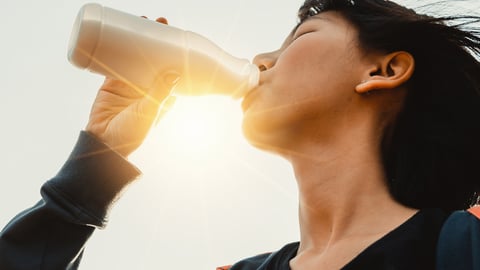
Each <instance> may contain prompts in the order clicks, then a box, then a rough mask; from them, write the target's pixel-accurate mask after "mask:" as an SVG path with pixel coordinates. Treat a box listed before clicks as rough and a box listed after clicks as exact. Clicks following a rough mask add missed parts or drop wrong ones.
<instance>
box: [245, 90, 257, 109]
mask: <svg viewBox="0 0 480 270" xmlns="http://www.w3.org/2000/svg"><path fill="white" fill-rule="evenodd" d="M257 94H258V86H257V87H255V88H254V89H252V90H251V91H249V92H248V93H247V94H246V95H245V97H243V100H242V109H243V111H246V110H247V109H248V108H249V107H250V105H251V104H252V102H253V101H254V99H255V97H256V96H257Z"/></svg>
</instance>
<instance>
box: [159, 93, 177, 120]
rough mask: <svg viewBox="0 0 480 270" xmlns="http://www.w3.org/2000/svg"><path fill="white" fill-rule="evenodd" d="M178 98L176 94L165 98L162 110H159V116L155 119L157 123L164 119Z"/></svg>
mask: <svg viewBox="0 0 480 270" xmlns="http://www.w3.org/2000/svg"><path fill="white" fill-rule="evenodd" d="M176 100H177V98H176V97H175V96H169V97H167V98H166V99H165V101H164V102H163V103H162V106H161V107H160V110H158V113H157V118H156V119H155V125H158V123H159V122H160V119H162V118H163V117H164V116H165V114H167V113H168V112H169V111H170V110H171V109H172V108H173V105H175V101H176Z"/></svg>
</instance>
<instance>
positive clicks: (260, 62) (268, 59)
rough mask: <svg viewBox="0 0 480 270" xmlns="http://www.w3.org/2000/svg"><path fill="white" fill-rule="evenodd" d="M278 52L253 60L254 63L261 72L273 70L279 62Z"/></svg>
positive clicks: (264, 54)
mask: <svg viewBox="0 0 480 270" xmlns="http://www.w3.org/2000/svg"><path fill="white" fill-rule="evenodd" d="M277 57H278V51H274V52H268V53H262V54H259V55H257V56H255V57H254V58H253V63H254V64H255V65H257V66H258V68H259V69H260V71H265V70H268V69H271V68H272V67H273V66H274V65H275V63H276V62H277Z"/></svg>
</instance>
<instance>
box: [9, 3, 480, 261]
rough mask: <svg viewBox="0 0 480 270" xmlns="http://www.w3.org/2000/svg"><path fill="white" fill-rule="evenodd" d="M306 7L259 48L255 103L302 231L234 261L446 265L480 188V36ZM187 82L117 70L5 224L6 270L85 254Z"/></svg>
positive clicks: (250, 118)
mask: <svg viewBox="0 0 480 270" xmlns="http://www.w3.org/2000/svg"><path fill="white" fill-rule="evenodd" d="M299 17H300V23H299V24H298V26H297V27H296V28H295V29H294V30H293V31H292V32H291V33H290V35H289V36H288V37H287V38H286V40H285V42H284V43H283V45H282V47H281V48H280V49H279V50H277V51H274V52H271V53H266V54H261V55H258V56H257V57H256V58H255V60H254V62H255V63H256V64H257V65H258V66H259V67H260V69H261V70H262V74H261V80H260V85H259V86H258V87H257V88H256V89H254V90H253V91H252V92H250V93H249V94H248V95H247V96H246V97H245V98H244V101H243V103H242V107H243V109H244V112H245V116H244V123H243V126H244V131H245V135H246V137H247V139H248V140H249V141H250V142H251V143H252V144H253V145H255V146H256V147H258V148H260V149H263V150H266V151H271V152H274V153H276V154H279V155H281V156H283V157H285V158H286V159H288V160H289V161H290V162H291V164H292V166H293V168H294V171H295V176H296V180H297V183H298V188H299V199H300V202H299V215H300V230H301V231H300V235H301V239H300V241H299V242H298V243H291V244H288V245H286V246H284V247H283V248H281V249H280V250H278V251H277V252H274V253H271V254H264V255H259V256H255V257H252V258H249V259H245V260H242V261H240V262H238V263H236V264H235V265H233V266H232V267H231V269H232V270H251V269H340V268H342V269H434V268H435V254H436V246H437V240H438V236H439V233H440V229H441V228H442V225H443V223H444V221H445V220H446V219H447V217H448V215H449V214H450V212H452V211H454V210H461V209H465V208H467V207H468V206H469V205H471V204H472V203H473V202H475V200H476V193H475V191H477V190H478V185H477V183H475V182H478V178H479V174H478V173H477V172H476V170H474V168H475V165H476V163H477V161H478V157H477V156H475V155H474V154H472V153H477V151H478V150H480V143H479V141H478V140H477V139H476V138H477V137H480V126H479V125H477V122H478V119H479V118H480V97H479V89H480V64H479V62H478V60H477V59H475V57H473V56H472V54H471V53H470V51H467V50H466V49H470V50H472V51H473V53H477V54H478V53H480V38H479V37H478V36H475V35H474V34H469V33H468V32H463V31H461V30H458V29H457V28H456V27H449V26H446V25H445V24H443V23H442V22H443V21H452V22H455V20H453V19H448V18H447V19H434V18H431V17H427V16H423V15H417V14H416V13H415V12H413V11H411V10H408V9H406V8H404V7H401V6H399V5H397V4H395V3H393V2H389V1H383V0H356V1H352V0H330V1H328V0H324V1H322V0H318V1H311V0H307V1H306V2H305V3H304V5H303V6H302V7H301V8H300V12H299ZM465 19H469V18H464V20H459V24H460V25H463V26H465V24H464V23H465ZM159 22H164V23H165V21H164V20H159ZM174 83H175V80H172V81H164V80H163V79H162V78H160V79H159V80H158V82H157V83H156V86H155V87H153V88H152V90H151V91H150V92H149V95H148V96H146V97H145V96H144V95H142V94H140V93H138V92H136V91H134V90H133V89H131V88H129V87H128V86H126V85H125V84H124V83H122V82H120V81H114V80H106V82H105V84H104V85H103V86H102V87H101V89H100V91H99V93H98V96H97V100H96V102H95V104H94V106H93V109H92V112H91V117H90V121H89V123H88V125H87V127H86V130H85V132H82V134H81V136H80V138H79V142H78V144H77V146H76V148H75V149H74V151H73V153H72V155H71V157H70V159H69V160H68V161H67V163H66V164H65V166H64V167H63V168H62V170H61V171H60V173H59V174H58V175H57V176H56V177H54V178H53V179H52V180H50V181H49V182H47V183H46V184H45V185H44V186H43V187H42V194H43V200H42V201H41V202H39V204H37V205H36V206H34V207H33V208H31V209H28V210H26V211H25V212H24V213H21V214H20V215H19V216H17V217H16V218H15V219H14V220H13V221H12V222H11V223H10V224H9V225H7V227H6V228H5V229H4V231H3V232H2V235H1V240H0V254H1V255H0V265H2V267H3V268H2V269H39V268H41V267H42V266H43V267H44V268H45V269H63V268H69V269H76V268H77V267H78V263H79V261H80V258H81V254H82V250H83V247H84V243H85V241H86V240H87V239H88V237H89V236H90V235H91V233H92V232H93V230H94V228H95V227H103V226H105V224H106V216H107V212H108V209H109V207H110V206H111V204H112V202H113V201H115V200H116V198H117V197H118V196H119V194H120V192H121V190H122V189H123V188H124V187H125V186H126V185H127V184H128V183H129V182H131V181H133V179H134V178H135V177H136V176H137V175H138V172H137V171H136V170H135V168H134V167H132V166H131V165H129V164H128V163H126V162H125V160H124V159H123V157H128V155H129V154H130V153H131V152H132V151H134V150H135V149H136V148H137V147H138V146H139V145H140V144H141V142H142V140H143V138H144V137H145V135H146V134H147V132H148V129H149V128H150V125H151V123H152V121H153V120H154V119H155V116H156V114H157V111H158V109H159V106H160V103H162V102H163V101H164V99H165V98H166V97H167V96H168V94H169V91H170V89H171V87H172V86H173V85H174ZM112 149H113V150H115V151H112ZM92 153H93V154H92ZM104 168H114V169H112V170H105V169H104ZM112 179H115V181H112ZM87 188H88V189H89V190H92V189H93V190H96V191H97V192H87V191H86V189H87ZM25 258H28V259H25Z"/></svg>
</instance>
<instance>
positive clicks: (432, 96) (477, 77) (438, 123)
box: [299, 0, 480, 211]
mask: <svg viewBox="0 0 480 270" xmlns="http://www.w3.org/2000/svg"><path fill="white" fill-rule="evenodd" d="M324 11H338V12H339V13H340V14H341V15H342V16H343V17H344V18H346V19H347V20H348V21H349V22H350V23H352V25H354V26H355V27H356V28H357V30H358V40H359V42H360V46H361V47H362V49H364V50H366V51H369V50H373V51H380V52H386V53H389V52H394V51H407V52H409V53H410V54H412V56H413V57H414V59H415V72H414V74H413V75H412V78H411V79H410V80H409V82H408V85H407V87H408V93H407V96H406V99H405V103H404V108H403V110H402V111H401V112H400V114H399V115H398V117H397V119H396V121H395V122H394V123H392V126H391V127H389V128H388V130H389V131H391V132H390V133H389V134H388V136H387V135H384V137H383V139H382V158H383V164H384V168H385V173H386V176H387V179H388V185H389V188H390V191H391V193H392V195H393V196H394V197H395V198H396V200H397V201H399V202H400V203H402V204H404V205H407V206H410V207H414V208H429V207H435V208H442V209H444V210H446V211H452V210H457V209H465V208H468V207H469V206H470V205H472V204H473V203H475V202H476V201H477V200H478V191H479V186H480V162H479V161H480V62H479V60H478V59H479V58H478V57H479V56H480V36H479V31H478V29H477V30H475V29H474V28H473V25H474V24H475V23H478V22H479V21H480V18H479V17H475V16H456V17H437V18H436V17H432V16H427V15H423V14H418V13H416V12H415V11H414V10H412V9H408V8H406V7H403V6H400V5H398V4H396V3H394V2H391V1H384V0H307V1H305V3H304V4H303V6H302V7H301V8H300V10H299V19H300V23H301V22H302V21H304V20H305V19H306V18H308V17H310V16H313V15H315V14H317V13H319V12H324ZM467 27H470V29H467ZM476 57H477V58H476ZM387 133H388V132H387V131H385V134H387ZM477 166H479V167H478V168H477Z"/></svg>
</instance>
